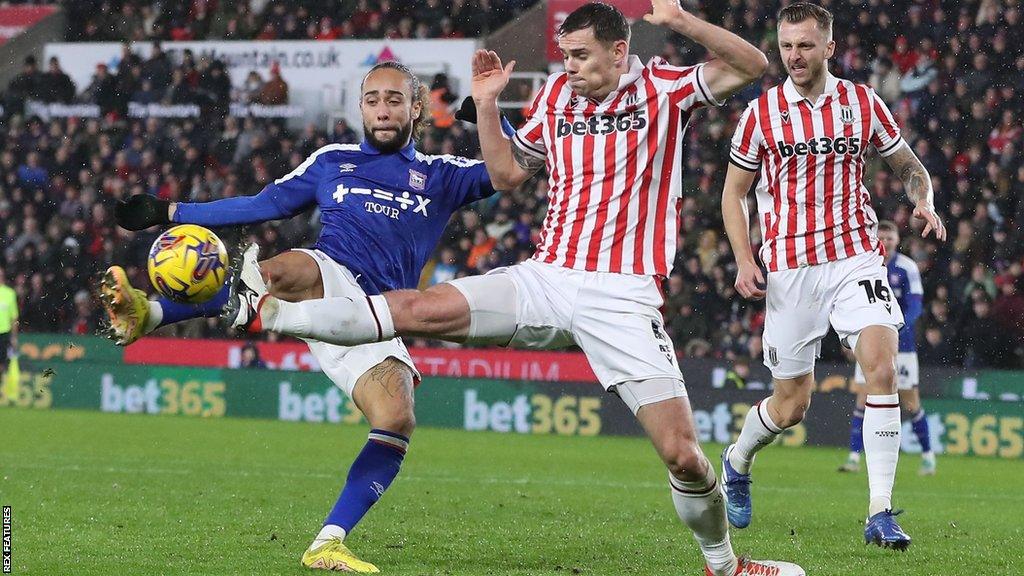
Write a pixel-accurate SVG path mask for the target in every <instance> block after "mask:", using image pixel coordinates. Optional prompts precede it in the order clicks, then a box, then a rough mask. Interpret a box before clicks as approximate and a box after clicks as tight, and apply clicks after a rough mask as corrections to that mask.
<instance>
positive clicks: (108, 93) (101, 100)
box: [82, 63, 117, 114]
mask: <svg viewBox="0 0 1024 576" xmlns="http://www.w3.org/2000/svg"><path fill="white" fill-rule="evenodd" d="M82 99H83V100H84V101H86V102H91V103H93V104H96V105H98V106H99V107H100V112H101V113H103V114H106V113H107V112H110V111H111V110H113V109H114V108H115V107H116V106H117V80H116V79H115V78H114V77H113V76H111V75H110V73H109V71H108V70H107V65H106V64H102V63H101V64H97V65H96V74H94V75H93V77H92V82H91V83H90V84H89V86H88V87H87V88H86V89H85V92H84V93H83V94H82Z"/></svg>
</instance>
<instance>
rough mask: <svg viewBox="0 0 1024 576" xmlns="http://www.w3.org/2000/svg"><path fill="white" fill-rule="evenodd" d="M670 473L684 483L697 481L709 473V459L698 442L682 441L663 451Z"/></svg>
mask: <svg viewBox="0 0 1024 576" xmlns="http://www.w3.org/2000/svg"><path fill="white" fill-rule="evenodd" d="M662 459H663V460H664V461H665V466H666V467H667V468H668V471H669V473H671V474H672V476H675V477H676V478H678V479H680V480H683V481H697V480H701V479H703V478H704V477H705V476H706V475H707V473H708V459H707V458H705V457H704V452H703V451H701V449H700V446H699V445H698V444H697V442H696V441H692V440H686V439H680V440H679V441H678V442H676V443H673V444H672V445H671V446H669V447H666V449H665V450H663V451H662Z"/></svg>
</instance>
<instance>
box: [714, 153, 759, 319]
mask: <svg viewBox="0 0 1024 576" xmlns="http://www.w3.org/2000/svg"><path fill="white" fill-rule="evenodd" d="M756 175H757V172H755V171H750V170H747V169H744V168H740V167H739V166H737V165H736V164H729V171H728V172H726V174H725V188H723V189H722V220H723V221H724V222H725V233H726V234H727V235H728V236H729V244H730V245H731V246H732V253H733V256H734V257H735V258H736V265H737V267H738V270H737V272H736V291H737V292H739V294H740V296H743V297H744V298H749V299H755V300H760V299H761V298H764V295H765V290H764V289H765V282H764V276H763V275H762V274H761V269H760V268H758V267H757V262H755V261H754V252H753V250H752V249H751V247H750V214H749V212H748V210H747V192H749V191H750V185H751V184H753V183H754V177H755V176H756Z"/></svg>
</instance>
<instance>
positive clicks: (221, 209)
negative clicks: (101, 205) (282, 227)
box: [114, 153, 318, 230]
mask: <svg viewBox="0 0 1024 576" xmlns="http://www.w3.org/2000/svg"><path fill="white" fill-rule="evenodd" d="M316 155H317V153H314V154H313V156H311V157H310V158H309V159H307V161H306V162H304V163H303V164H302V165H300V166H299V167H297V168H295V170H293V171H292V172H290V173H289V174H287V175H285V176H284V177H283V178H278V179H277V180H275V181H273V182H271V183H270V184H267V185H266V186H265V187H264V188H263V190H261V191H260V193H259V194H256V195H255V196H238V197H235V198H223V199H220V200H214V201H212V202H194V203H193V202H169V201H167V200H160V199H158V198H156V197H153V196H150V195H149V194H136V195H134V196H130V197H129V198H128V199H127V200H119V201H118V202H117V204H116V205H115V206H114V220H115V221H116V222H117V224H118V226H120V227H122V228H124V229H126V230H145V229H146V228H149V227H150V226H161V225H164V224H170V223H172V222H174V223H178V224H198V225H200V226H240V225H243V224H255V223H258V222H268V221H270V220H279V219H281V218H289V217H291V216H294V215H296V214H298V213H299V212H302V211H303V210H305V209H306V208H308V207H310V206H312V205H313V204H314V203H315V202H316V182H317V178H318V175H317V173H316V167H315V164H316V162H315V159H316ZM311 165H314V166H311Z"/></svg>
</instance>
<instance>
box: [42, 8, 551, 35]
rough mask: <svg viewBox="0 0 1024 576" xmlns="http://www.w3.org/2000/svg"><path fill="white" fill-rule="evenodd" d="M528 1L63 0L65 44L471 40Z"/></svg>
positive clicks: (499, 23) (487, 30) (511, 17)
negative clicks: (134, 41) (65, 16)
mask: <svg viewBox="0 0 1024 576" xmlns="http://www.w3.org/2000/svg"><path fill="white" fill-rule="evenodd" d="M535 2H536V0H443V1H442V0H424V1H422V2H420V1H415V2H414V1H412V0H340V1H336V2H323V1H320V0H288V1H284V0H240V1H238V0H193V1H191V2H154V1H153V0H123V1H121V2H116V1H110V0H70V1H66V2H62V4H64V6H65V7H66V8H67V10H68V15H69V18H68V32H67V38H68V40H69V41H85V42H99V41H133V40H338V39H352V38H393V39H394V38H472V37H477V36H481V35H486V34H487V33H488V32H490V31H492V30H497V29H498V28H499V27H501V26H502V25H503V24H504V23H506V22H508V21H510V20H511V19H513V18H514V17H515V16H516V15H517V14H518V13H520V12H522V11H523V10H525V9H526V8H528V7H530V6H531V5H533V4H534V3H535Z"/></svg>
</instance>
